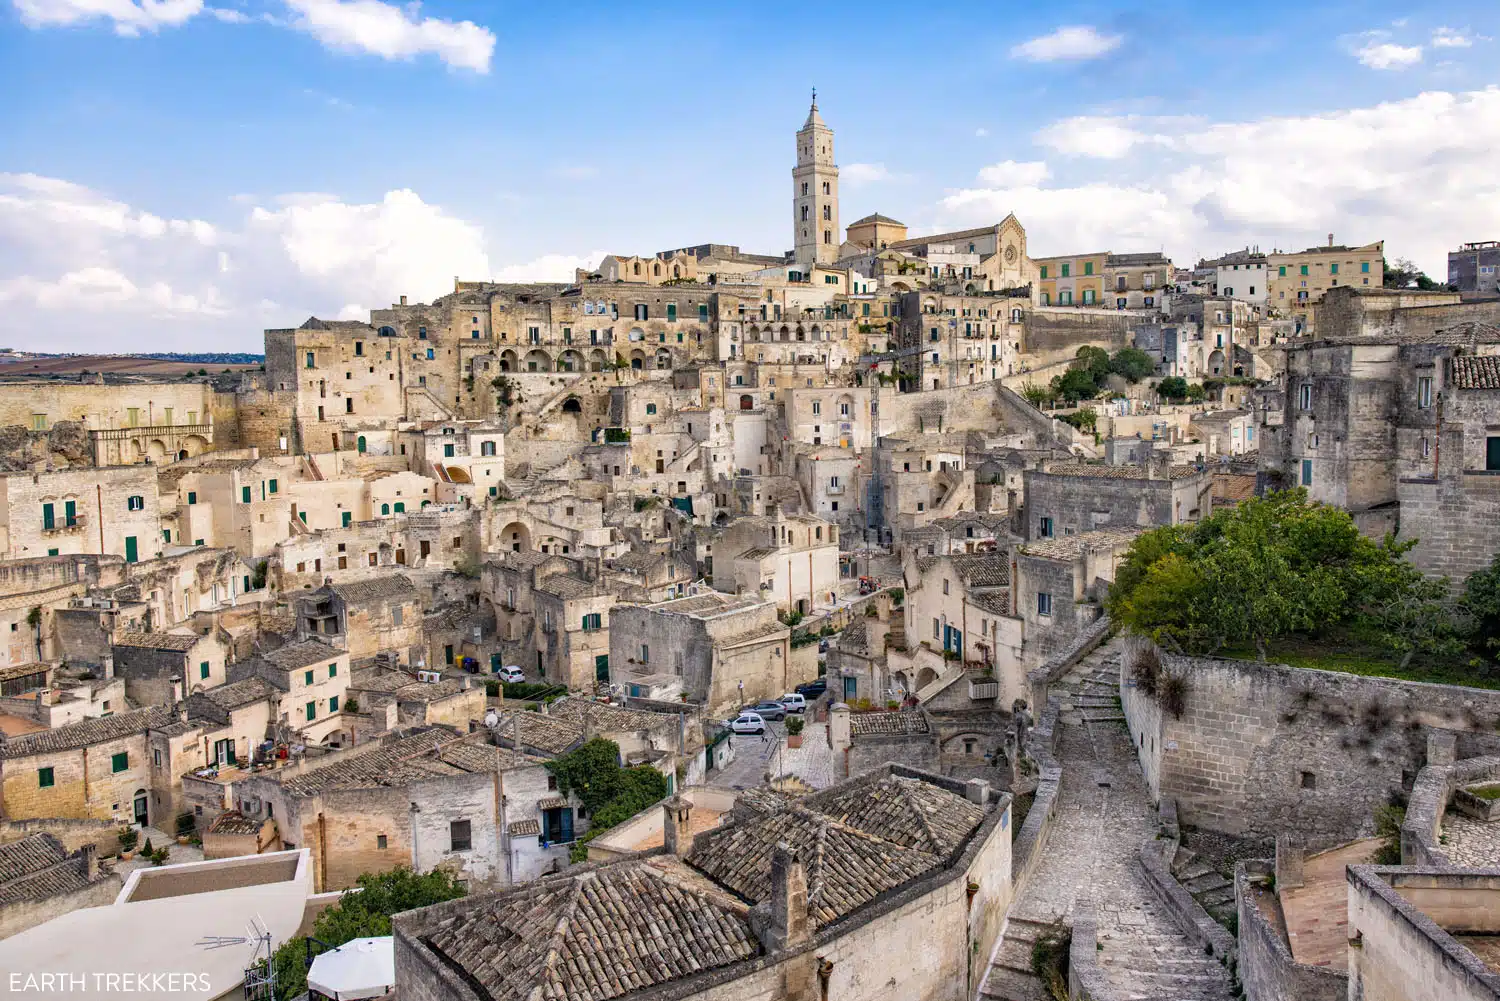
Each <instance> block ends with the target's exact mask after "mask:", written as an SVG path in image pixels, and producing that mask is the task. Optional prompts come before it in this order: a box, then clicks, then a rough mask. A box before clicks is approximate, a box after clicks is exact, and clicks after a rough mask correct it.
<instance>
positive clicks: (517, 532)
mask: <svg viewBox="0 0 1500 1001" xmlns="http://www.w3.org/2000/svg"><path fill="white" fill-rule="evenodd" d="M500 548H501V549H509V550H510V551H511V552H513V553H524V552H529V551H530V549H531V529H529V528H527V527H526V524H525V522H520V521H513V522H511V523H510V524H509V525H506V526H505V527H504V528H502V529H501V530H500Z"/></svg>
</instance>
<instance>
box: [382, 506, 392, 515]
mask: <svg viewBox="0 0 1500 1001" xmlns="http://www.w3.org/2000/svg"><path fill="white" fill-rule="evenodd" d="M380 513H381V514H390V513H391V506H390V505H389V504H382V505H380Z"/></svg>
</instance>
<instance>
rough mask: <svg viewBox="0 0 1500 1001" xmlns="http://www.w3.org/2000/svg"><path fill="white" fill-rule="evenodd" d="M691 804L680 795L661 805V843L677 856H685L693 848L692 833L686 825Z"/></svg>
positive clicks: (690, 811) (691, 810) (691, 807)
mask: <svg viewBox="0 0 1500 1001" xmlns="http://www.w3.org/2000/svg"><path fill="white" fill-rule="evenodd" d="M692 812H693V804H692V803H690V802H688V801H687V800H685V799H683V798H682V797H681V796H673V797H672V798H671V799H669V800H667V801H666V802H665V803H663V804H662V805H661V813H662V817H661V832H662V843H663V844H665V845H666V846H667V852H668V853H669V854H671V855H676V856H677V857H678V858H686V857H687V855H688V853H689V852H691V851H692V850H693V835H692V833H691V831H690V829H689V827H688V817H689V816H690V815H691V814H692Z"/></svg>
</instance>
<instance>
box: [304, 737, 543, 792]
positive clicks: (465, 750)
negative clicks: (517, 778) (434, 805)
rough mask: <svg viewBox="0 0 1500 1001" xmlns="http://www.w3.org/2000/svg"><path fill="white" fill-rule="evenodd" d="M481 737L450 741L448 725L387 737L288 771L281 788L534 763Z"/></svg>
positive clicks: (392, 783) (397, 780) (395, 781)
mask: <svg viewBox="0 0 1500 1001" xmlns="http://www.w3.org/2000/svg"><path fill="white" fill-rule="evenodd" d="M481 741H482V736H475V737H466V738H463V739H461V740H456V739H455V738H454V734H453V732H452V731H451V730H448V729H445V728H442V727H432V728H430V729H427V730H421V731H418V732H416V733H413V734H410V735H408V736H405V737H399V738H397V739H395V740H392V741H391V742H390V743H388V744H385V745H384V746H382V747H381V748H380V750H378V751H368V752H366V753H364V754H352V755H347V756H345V757H342V758H340V759H339V760H338V761H335V762H333V763H332V764H327V765H324V766H322V767H321V768H314V769H312V770H310V771H305V772H302V773H301V774H299V775H294V776H292V777H291V778H289V779H286V780H285V781H283V782H282V783H281V787H282V789H283V790H285V792H286V794H287V795H288V796H299V797H300V796H313V795H317V794H318V793H319V792H321V791H323V790H325V789H369V788H375V787H380V786H384V787H390V788H400V787H402V786H405V785H408V784H410V783H412V782H420V781H422V780H423V779H430V778H438V777H441V776H446V775H461V774H465V773H473V772H480V771H488V770H491V769H494V770H496V771H499V770H503V769H507V768H514V767H521V766H525V765H530V764H535V763H536V759H533V758H528V757H527V756H526V755H524V754H518V753H517V752H515V751H511V750H508V749H506V748H503V747H493V746H490V745H488V744H484V743H482V742H481Z"/></svg>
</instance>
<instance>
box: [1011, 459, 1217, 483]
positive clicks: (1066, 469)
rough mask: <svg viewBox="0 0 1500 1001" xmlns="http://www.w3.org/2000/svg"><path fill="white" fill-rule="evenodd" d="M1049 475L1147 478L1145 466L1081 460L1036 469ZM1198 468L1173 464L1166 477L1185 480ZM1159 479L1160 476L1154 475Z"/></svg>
mask: <svg viewBox="0 0 1500 1001" xmlns="http://www.w3.org/2000/svg"><path fill="white" fill-rule="evenodd" d="M1037 472H1040V473H1046V474H1048V475H1051V476H1088V477H1093V478H1095V479H1101V480H1144V479H1148V478H1149V477H1148V476H1147V473H1146V467H1145V466H1091V465H1086V464H1084V463H1081V462H1070V463H1062V464H1060V465H1054V466H1049V467H1047V468H1046V469H1040V470H1037ZM1198 472H1199V470H1198V469H1197V467H1195V466H1173V467H1172V468H1171V471H1170V473H1169V475H1168V477H1167V478H1168V479H1173V480H1185V479H1188V478H1189V477H1192V476H1197V475H1198ZM1156 478H1157V479H1160V478H1161V477H1156Z"/></svg>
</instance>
